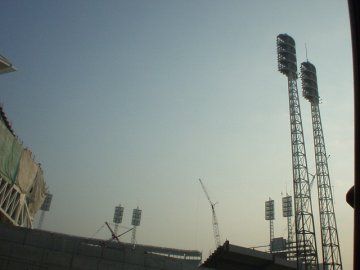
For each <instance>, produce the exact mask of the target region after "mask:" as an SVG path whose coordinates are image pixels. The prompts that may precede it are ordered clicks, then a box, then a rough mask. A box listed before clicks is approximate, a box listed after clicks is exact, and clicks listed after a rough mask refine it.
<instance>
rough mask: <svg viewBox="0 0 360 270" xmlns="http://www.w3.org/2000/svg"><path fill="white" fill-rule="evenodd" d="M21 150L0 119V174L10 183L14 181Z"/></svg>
mask: <svg viewBox="0 0 360 270" xmlns="http://www.w3.org/2000/svg"><path fill="white" fill-rule="evenodd" d="M22 151H23V147H22V145H21V144H20V143H19V142H18V140H17V139H16V138H15V137H14V135H12V134H11V132H10V131H9V130H8V129H7V127H6V126H5V124H4V123H3V122H2V121H0V174H1V176H2V177H3V178H4V179H5V180H7V181H9V182H11V183H14V182H15V181H16V176H17V173H18V169H19V163H20V157H21V153H22Z"/></svg>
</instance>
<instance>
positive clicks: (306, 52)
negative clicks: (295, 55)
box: [305, 42, 309, 61]
mask: <svg viewBox="0 0 360 270" xmlns="http://www.w3.org/2000/svg"><path fill="white" fill-rule="evenodd" d="M305 54H306V61H309V60H308V50H307V46H306V42H305Z"/></svg>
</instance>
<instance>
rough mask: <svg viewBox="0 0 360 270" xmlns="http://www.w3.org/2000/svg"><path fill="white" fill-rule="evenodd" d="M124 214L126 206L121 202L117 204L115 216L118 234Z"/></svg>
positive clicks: (115, 230) (114, 220)
mask: <svg viewBox="0 0 360 270" xmlns="http://www.w3.org/2000/svg"><path fill="white" fill-rule="evenodd" d="M123 214H124V207H122V206H121V204H119V205H118V206H115V211H114V218H113V222H114V223H115V228H114V234H115V235H117V232H118V229H119V224H120V223H121V222H122V219H123Z"/></svg>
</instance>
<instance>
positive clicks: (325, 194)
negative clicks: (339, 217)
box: [300, 61, 342, 270]
mask: <svg viewBox="0 0 360 270" xmlns="http://www.w3.org/2000/svg"><path fill="white" fill-rule="evenodd" d="M300 69H301V80H302V88H303V96H304V97H305V98H306V99H307V100H308V101H309V102H310V104H311V118H312V127H313V137H314V147H315V162H316V178H317V189H318V199H319V212H320V228H321V244H322V254H323V264H324V269H327V270H342V262H341V254H340V245H339V237H338V232H337V226H336V219H335V210H334V203H333V195H332V191H331V183H330V175H329V168H328V161H327V159H328V157H327V155H326V149H325V140H324V134H323V129H322V124H321V117H320V108H319V92H318V85H317V77H316V69H315V66H314V65H313V64H311V63H310V62H308V61H307V62H303V63H302V64H301V68H300Z"/></svg>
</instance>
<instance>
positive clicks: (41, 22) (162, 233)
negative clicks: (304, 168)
mask: <svg viewBox="0 0 360 270" xmlns="http://www.w3.org/2000/svg"><path fill="white" fill-rule="evenodd" d="M0 14H1V17H2V23H1V24H0V33H1V35H2V37H3V38H2V43H1V44H0V54H1V55H4V56H5V57H7V58H8V59H9V60H10V61H11V62H12V63H13V64H14V66H15V67H16V69H17V71H16V72H13V73H8V74H4V75H0V89H1V90H0V93H1V95H0V102H1V103H2V104H3V106H4V109H5V112H6V113H7V115H8V118H9V120H10V121H11V123H12V126H13V128H14V131H15V133H16V134H17V135H18V136H19V138H20V139H21V140H22V141H23V142H24V144H25V146H28V147H29V148H31V149H32V151H33V153H34V155H35V157H36V160H37V161H38V162H40V163H41V164H42V168H43V169H44V175H45V179H46V182H47V185H48V186H49V190H50V192H51V193H52V194H53V195H54V197H53V202H52V205H51V209H50V212H48V213H46V215H45V220H44V223H43V229H45V230H50V231H56V232H62V233H69V234H73V235H81V236H86V237H91V236H94V237H98V238H104V239H106V238H110V237H111V235H110V233H109V232H108V231H107V229H106V228H103V229H101V230H100V231H99V232H97V231H98V230H99V228H100V227H101V226H103V224H104V222H105V221H109V222H112V219H113V211H114V207H115V206H117V205H118V204H119V203H121V204H122V205H123V206H124V208H125V210H124V219H123V223H122V225H123V226H125V227H130V226H131V225H130V223H131V213H132V209H134V208H136V207H137V206H139V208H140V209H142V220H141V225H140V227H139V228H138V230H137V241H138V243H140V244H148V245H159V246H164V247H171V248H181V249H197V250H201V251H203V258H204V259H206V258H207V257H208V255H209V251H210V250H212V249H214V237H213V232H212V224H211V209H210V206H209V204H208V201H207V200H206V197H205V195H204V194H203V191H202V190H201V186H200V184H199V181H198V179H199V178H201V179H202V181H203V182H204V184H205V186H206V188H207V190H208V192H209V194H210V196H211V198H212V199H213V200H214V201H217V202H218V204H217V205H216V211H217V212H216V213H217V216H218V220H219V228H220V235H221V238H222V242H224V241H225V240H226V239H228V240H229V241H230V243H232V244H235V245H240V246H244V247H254V246H260V245H266V244H268V242H269V224H268V222H267V221H265V209H264V206H265V201H266V200H268V198H269V197H271V198H272V199H274V200H275V221H274V226H275V237H287V227H286V218H283V217H282V216H281V197H282V195H281V194H283V195H285V194H286V193H289V194H291V195H292V169H291V148H290V124H289V108H288V96H287V80H286V77H285V76H283V75H282V74H281V73H279V72H278V71H277V59H276V57H277V56H276V36H277V35H278V34H280V33H287V34H289V35H290V36H292V37H293V38H294V39H295V42H296V48H297V61H298V69H299V68H300V64H301V62H303V61H306V58H308V59H309V61H310V62H311V63H313V64H314V65H315V67H316V69H317V75H318V85H319V94H320V96H321V101H322V102H321V105H320V110H321V117H322V124H323V128H324V136H325V143H326V149H327V153H328V154H330V159H329V169H330V178H331V182H332V185H333V191H334V198H335V211H336V218H337V224H338V229H339V238H340V247H341V251H342V259H343V265H344V269H347V268H350V266H351V263H352V245H353V243H352V241H353V240H352V236H353V224H352V221H353V215H352V213H353V211H352V208H351V207H350V206H348V205H347V204H346V202H345V194H346V192H347V191H348V189H349V188H350V187H351V186H352V185H353V178H354V175H353V166H354V165H353V164H354V159H353V151H354V136H353V122H354V118H353V77H352V76H353V74H352V58H351V57H352V55H351V39H350V25H349V18H348V10H347V2H346V1H335V0H331V1H324V0H323V1H316V2H313V1H302V2H297V3H294V2H290V1H289V2H288V1H280V0H275V1H271V2H267V1H251V2H250V1H235V0H228V1H215V0H198V1H165V0H153V1H144V0H128V1H124V0H122V1H104V2H99V1H61V2H55V1H52V2H51V3H50V2H48V1H35V2H25V1H4V2H3V3H2V7H1V10H0ZM305 43H306V47H307V57H306V49H305ZM298 90H299V96H300V102H301V111H302V119H303V125H304V133H305V143H306V150H307V159H308V167H309V172H311V173H314V172H315V162H314V151H313V148H314V146H313V138H312V127H311V112H310V104H309V103H308V102H307V101H306V100H305V99H304V98H303V97H302V95H301V82H300V80H298ZM315 185H316V183H315V184H314V186H315ZM316 193H317V191H316V188H313V191H312V194H313V210H314V214H315V226H316V233H317V238H318V242H317V245H318V252H319V258H321V242H320V230H319V229H320V228H319V218H318V204H317V200H316V199H317V194H316ZM37 222H38V220H35V223H34V224H35V225H37ZM120 230H121V229H120ZM122 230H124V231H125V228H123V229H122ZM130 238H131V235H130V234H128V235H126V236H124V238H123V240H124V241H130Z"/></svg>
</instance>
